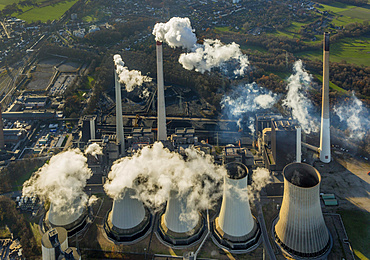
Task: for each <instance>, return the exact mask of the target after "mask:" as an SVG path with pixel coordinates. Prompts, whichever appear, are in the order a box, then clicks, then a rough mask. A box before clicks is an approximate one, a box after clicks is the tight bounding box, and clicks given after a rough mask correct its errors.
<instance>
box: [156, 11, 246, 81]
mask: <svg viewBox="0 0 370 260" xmlns="http://www.w3.org/2000/svg"><path fill="white" fill-rule="evenodd" d="M194 31H195V30H194V29H193V28H192V27H191V23H190V20H189V18H179V17H173V18H171V19H170V20H169V21H168V22H167V23H157V24H156V25H155V26H154V30H153V35H155V37H156V41H159V42H166V43H167V44H168V45H169V46H170V47H171V48H175V47H182V48H186V49H188V50H190V52H189V53H183V54H181V55H180V58H179V62H180V64H182V66H183V67H184V68H185V69H187V70H193V69H195V71H198V72H201V73H204V72H205V71H210V70H211V69H212V68H214V67H220V66H221V65H223V64H225V62H228V61H232V60H234V61H236V62H237V63H238V64H239V68H237V69H235V70H234V74H235V75H244V72H245V70H246V68H247V67H248V65H249V61H248V57H247V56H246V55H244V54H243V53H242V52H241V50H240V48H239V45H238V44H236V43H234V42H233V43H231V44H227V45H225V44H223V43H221V41H219V40H212V39H205V40H204V44H197V43H196V36H195V33H194Z"/></svg>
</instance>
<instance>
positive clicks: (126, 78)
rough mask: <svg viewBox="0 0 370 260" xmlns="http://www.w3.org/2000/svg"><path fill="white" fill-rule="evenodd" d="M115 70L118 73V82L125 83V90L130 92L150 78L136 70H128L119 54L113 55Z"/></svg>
mask: <svg viewBox="0 0 370 260" xmlns="http://www.w3.org/2000/svg"><path fill="white" fill-rule="evenodd" d="M113 60H114V64H115V66H116V72H117V74H118V78H119V82H120V83H123V84H125V86H126V90H127V91H128V92H131V91H133V90H134V88H135V87H136V86H141V85H143V83H144V82H151V81H152V78H150V77H148V76H143V75H141V72H140V71H138V70H129V69H128V68H127V67H125V63H124V62H123V60H122V58H121V55H119V54H116V55H114V56H113Z"/></svg>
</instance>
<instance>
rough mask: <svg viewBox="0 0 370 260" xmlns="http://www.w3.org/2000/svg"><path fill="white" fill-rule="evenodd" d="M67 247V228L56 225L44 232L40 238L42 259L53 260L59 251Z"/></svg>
mask: <svg viewBox="0 0 370 260" xmlns="http://www.w3.org/2000/svg"><path fill="white" fill-rule="evenodd" d="M67 248H68V236H67V230H65V229H64V228H61V227H56V228H53V229H50V230H49V231H47V232H45V233H44V235H43V236H42V239H41V249H42V259H43V260H55V259H58V258H56V256H58V255H59V254H60V253H61V251H64V250H66V249H67Z"/></svg>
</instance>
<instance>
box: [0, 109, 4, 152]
mask: <svg viewBox="0 0 370 260" xmlns="http://www.w3.org/2000/svg"><path fill="white" fill-rule="evenodd" d="M4 147H5V141H4V123H3V114H2V112H1V106H0V149H4Z"/></svg>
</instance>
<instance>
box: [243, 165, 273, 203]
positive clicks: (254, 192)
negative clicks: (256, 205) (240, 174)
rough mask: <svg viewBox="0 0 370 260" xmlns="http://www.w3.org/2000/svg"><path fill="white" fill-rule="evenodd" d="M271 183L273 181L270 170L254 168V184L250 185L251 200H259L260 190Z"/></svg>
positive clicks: (249, 194) (249, 195)
mask: <svg viewBox="0 0 370 260" xmlns="http://www.w3.org/2000/svg"><path fill="white" fill-rule="evenodd" d="M269 183H271V177H270V172H269V170H267V169H266V168H257V169H256V170H253V175H252V184H251V185H249V189H248V197H249V200H250V201H254V200H258V199H259V198H260V196H259V194H260V191H261V190H262V189H263V188H264V187H265V186H266V185H267V184H269Z"/></svg>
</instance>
